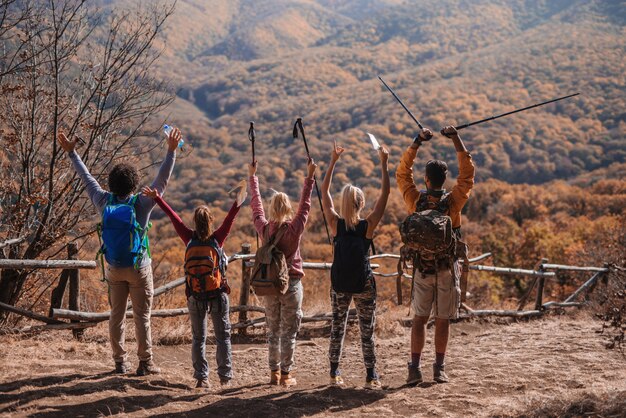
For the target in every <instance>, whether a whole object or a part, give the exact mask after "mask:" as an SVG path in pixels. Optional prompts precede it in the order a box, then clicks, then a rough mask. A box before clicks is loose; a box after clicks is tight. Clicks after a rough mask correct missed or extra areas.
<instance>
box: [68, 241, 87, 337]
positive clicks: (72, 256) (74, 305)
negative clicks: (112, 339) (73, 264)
mask: <svg viewBox="0 0 626 418" xmlns="http://www.w3.org/2000/svg"><path fill="white" fill-rule="evenodd" d="M67 258H68V260H77V259H78V245H76V243H75V242H70V243H69V244H67ZM68 271H69V281H70V298H69V301H68V308H69V309H70V310H71V311H80V300H79V298H80V270H79V269H71V270H68ZM70 322H79V321H70ZM84 332H85V330H84V329H81V328H77V329H73V330H72V334H73V335H74V338H75V339H77V340H80V339H82V338H83V334H84Z"/></svg>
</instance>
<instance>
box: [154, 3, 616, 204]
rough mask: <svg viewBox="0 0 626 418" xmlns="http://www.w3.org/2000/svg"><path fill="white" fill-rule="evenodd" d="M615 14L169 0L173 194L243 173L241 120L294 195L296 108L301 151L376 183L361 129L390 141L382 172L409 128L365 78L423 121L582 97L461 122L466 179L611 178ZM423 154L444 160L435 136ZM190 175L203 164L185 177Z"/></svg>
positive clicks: (599, 8) (596, 9) (606, 10)
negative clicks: (177, 155)
mask: <svg viewBox="0 0 626 418" xmlns="http://www.w3.org/2000/svg"><path fill="white" fill-rule="evenodd" d="M624 10H625V9H624V8H623V7H620V2H617V1H613V2H606V1H596V2H589V1H550V2H548V1H530V2H528V1H501V2H492V1H480V0H478V1H463V2H457V1H412V2H399V1H388V2H385V1H307V2H304V1H239V2H237V1H234V2H231V1H221V2H220V1H217V2H211V5H207V4H206V2H204V1H193V0H188V1H180V2H179V3H178V5H177V14H176V15H175V16H174V18H173V19H174V20H173V21H172V23H171V26H170V28H169V29H168V31H167V37H166V40H167V43H166V54H167V55H168V56H169V58H167V59H165V60H163V61H162V62H161V68H160V70H159V71H160V72H162V73H163V76H164V77H167V78H169V79H171V81H172V83H173V85H174V87H175V88H176V90H177V92H178V97H179V99H178V101H177V103H176V104H175V105H174V106H173V107H172V108H170V111H171V114H170V117H169V118H168V119H169V120H171V121H172V122H173V123H174V124H177V125H180V126H181V127H182V128H183V129H184V130H185V131H186V132H187V133H188V136H189V140H190V141H189V142H191V144H192V146H193V149H192V151H190V155H189V157H188V158H187V159H186V160H185V161H184V162H183V163H181V165H180V166H179V170H181V171H179V173H180V174H181V176H180V178H179V180H178V181H179V182H181V183H183V184H182V185H181V184H179V186H180V187H178V186H177V187H176V189H177V191H179V192H180V193H181V195H180V196H182V193H184V194H185V195H186V196H187V197H189V196H188V195H189V194H191V195H192V196H193V198H200V199H206V198H209V199H210V200H214V199H215V198H220V200H222V199H223V198H224V197H225V195H224V190H225V189H227V185H224V186H223V187H213V184H214V181H215V177H216V175H215V174H214V173H219V178H220V180H219V182H220V183H224V182H225V183H234V182H235V181H236V180H237V179H238V178H239V177H240V176H242V175H243V173H244V163H245V162H246V161H247V160H248V159H249V143H248V142H247V141H246V135H245V133H246V130H247V126H248V125H247V122H248V121H249V120H254V121H256V123H257V130H258V144H257V152H258V155H259V159H260V161H261V168H260V173H261V174H262V175H263V176H264V177H266V178H267V179H268V180H269V181H271V182H272V187H274V188H281V187H282V188H286V189H287V190H288V191H289V192H290V193H291V194H292V195H294V196H295V195H296V194H297V186H298V184H299V180H298V178H297V177H294V176H289V175H285V173H290V172H293V171H294V170H296V169H297V168H299V167H302V166H303V164H304V158H303V155H304V152H303V149H302V147H301V142H300V141H297V140H296V141H294V140H293V139H292V138H291V128H292V125H293V122H294V120H295V118H296V117H298V116H302V117H303V119H304V123H305V128H306V129H307V133H308V137H309V140H310V142H311V145H312V148H313V154H314V156H315V157H317V158H318V159H322V160H323V159H325V158H326V154H327V150H328V147H329V144H330V141H332V139H337V140H338V141H339V142H341V143H343V144H345V145H347V146H348V147H349V152H350V156H349V157H348V158H346V160H345V161H344V162H343V164H342V165H341V166H340V167H339V169H338V170H339V172H340V173H342V174H345V175H346V176H347V178H349V179H350V180H352V181H354V182H357V183H358V184H359V185H362V186H374V185H376V184H377V176H376V175H374V176H371V174H372V169H373V167H374V163H373V162H371V160H372V158H373V157H374V154H373V153H372V152H370V151H368V149H367V147H366V137H365V135H364V131H370V132H372V133H375V134H376V135H378V136H379V137H380V138H381V140H382V141H383V142H385V143H386V144H388V145H390V146H391V150H392V164H391V165H392V166H394V165H395V162H397V160H398V158H399V156H400V153H401V152H402V150H403V149H404V147H405V146H406V145H407V144H408V143H409V142H410V138H411V137H412V136H413V135H415V133H416V127H415V126H414V124H413V122H412V121H411V120H410V119H409V118H408V117H407V115H406V114H405V113H404V111H403V110H402V109H401V108H400V107H399V106H398V104H397V103H396V102H395V101H394V100H393V98H392V97H391V95H390V94H389V93H388V92H387V91H386V90H384V89H383V87H382V86H381V85H380V83H379V81H378V80H377V79H376V76H377V75H382V76H383V77H384V78H386V80H387V81H388V82H389V83H390V84H391V85H392V86H394V87H395V88H396V90H397V92H398V94H399V95H400V96H401V97H403V98H404V99H405V101H406V102H407V103H408V104H409V106H410V107H411V108H412V109H413V110H414V113H415V114H416V116H418V118H419V119H420V120H421V121H422V123H424V124H425V125H427V126H430V127H432V128H433V129H437V128H440V127H441V126H443V125H444V124H446V123H451V124H460V123H463V122H468V121H471V120H475V119H481V118H483V117H487V116H491V115H492V114H495V113H501V112H504V111H508V110H512V109H514V108H516V107H522V106H525V105H528V104H531V103H534V102H538V101H542V100H546V99H550V98H553V97H556V96H559V95H564V94H568V93H571V92H576V91H580V92H581V96H578V97H576V98H574V99H570V100H568V101H565V102H560V103H558V104H554V105H549V106H547V107H544V108H541V109H535V110H532V111H529V112H527V113H523V114H518V115H515V116H512V117H510V118H507V119H502V120H500V121H497V122H492V123H489V124H485V125H481V126H477V127H473V128H469V129H468V130H466V131H463V133H462V135H463V138H464V139H465V140H466V142H467V144H468V146H469V148H470V149H471V151H472V154H473V156H474V159H475V161H476V163H477V167H478V178H477V180H478V181H484V180H486V179H489V178H496V179H499V180H503V181H507V182H511V183H532V184H542V183H546V182H548V181H551V180H554V179H566V180H572V179H575V178H576V177H578V176H580V175H582V174H585V173H588V172H590V171H593V170H596V169H599V168H603V167H608V166H611V164H615V165H614V166H612V168H611V170H608V171H606V172H605V173H606V174H607V175H609V176H610V177H618V178H619V177H620V176H621V174H623V172H624V167H623V164H624V163H625V161H626V148H625V147H624V134H625V132H626V125H625V122H626V121H625V113H624V109H625V108H626V106H625V99H624V97H626V96H625V95H624V85H625V82H624V77H625V75H624V74H625V72H626V71H625V69H626V68H625V62H624V59H623V57H624V52H625V49H626V47H625V44H624V41H623V39H624V34H625V31H624V23H625V22H626V16H625V12H624ZM191 105H193V107H191ZM209 124H211V127H209V126H208V125H209ZM285 155H292V156H294V157H296V158H290V159H285V158H283V157H284V156H285ZM431 157H437V158H444V159H447V160H451V161H454V153H453V147H452V146H451V144H450V143H448V142H447V141H445V140H443V139H440V138H438V140H437V141H435V142H434V143H433V144H432V146H430V147H427V148H426V149H425V152H424V155H423V158H424V159H428V158H431ZM452 165H453V167H454V166H455V164H454V163H453V164H452ZM190 171H191V172H202V173H206V174H204V175H201V176H200V177H199V178H196V177H195V176H194V181H193V182H188V180H187V178H189V176H185V175H184V174H185V173H189V172H190ZM339 178H340V179H342V180H346V179H347V178H346V177H339ZM207 189H210V192H209V195H208V196H207V194H206V193H207ZM177 197H178V196H177ZM185 200H186V201H187V202H190V201H192V200H191V199H188V198H187V199H185Z"/></svg>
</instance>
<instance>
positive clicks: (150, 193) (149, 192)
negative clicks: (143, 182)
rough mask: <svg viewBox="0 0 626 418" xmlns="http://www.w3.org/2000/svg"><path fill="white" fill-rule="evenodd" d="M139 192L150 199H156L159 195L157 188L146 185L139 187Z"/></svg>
mask: <svg viewBox="0 0 626 418" xmlns="http://www.w3.org/2000/svg"><path fill="white" fill-rule="evenodd" d="M141 193H142V194H143V195H144V196H147V197H149V198H151V199H156V198H157V197H161V194H160V193H159V191H158V190H157V189H151V188H150V187H148V186H145V187H142V188H141Z"/></svg>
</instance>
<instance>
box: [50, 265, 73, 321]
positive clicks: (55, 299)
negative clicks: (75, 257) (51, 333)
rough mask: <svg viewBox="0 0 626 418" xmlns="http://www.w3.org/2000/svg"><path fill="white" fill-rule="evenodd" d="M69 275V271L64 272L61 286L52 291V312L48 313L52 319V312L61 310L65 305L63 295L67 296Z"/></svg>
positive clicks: (60, 281)
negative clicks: (66, 289)
mask: <svg viewBox="0 0 626 418" xmlns="http://www.w3.org/2000/svg"><path fill="white" fill-rule="evenodd" d="M69 274H70V271H69V269H65V270H63V271H62V272H61V277H60V278H59V284H57V287H55V288H54V289H52V295H51V296H50V311H48V316H49V317H50V318H52V311H53V310H54V309H59V308H61V307H62V305H63V295H64V294H65V288H66V287H67V280H68V279H69Z"/></svg>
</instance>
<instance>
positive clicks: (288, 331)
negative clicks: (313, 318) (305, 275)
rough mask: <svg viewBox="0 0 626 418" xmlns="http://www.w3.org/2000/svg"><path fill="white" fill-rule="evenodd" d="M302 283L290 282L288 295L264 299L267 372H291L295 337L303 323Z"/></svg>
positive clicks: (295, 280) (290, 280) (265, 297)
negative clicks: (268, 369)
mask: <svg viewBox="0 0 626 418" xmlns="http://www.w3.org/2000/svg"><path fill="white" fill-rule="evenodd" d="M303 292H304V289H303V288H302V282H301V281H300V279H289V289H288V290H287V293H285V294H284V295H279V296H264V297H263V298H264V299H265V315H266V321H267V340H268V346H269V347H268V348H269V358H268V361H269V366H270V370H278V369H280V370H282V371H283V372H290V371H291V369H292V367H293V364H294V353H295V350H296V336H297V335H298V330H299V329H300V321H301V320H302V294H303Z"/></svg>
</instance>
